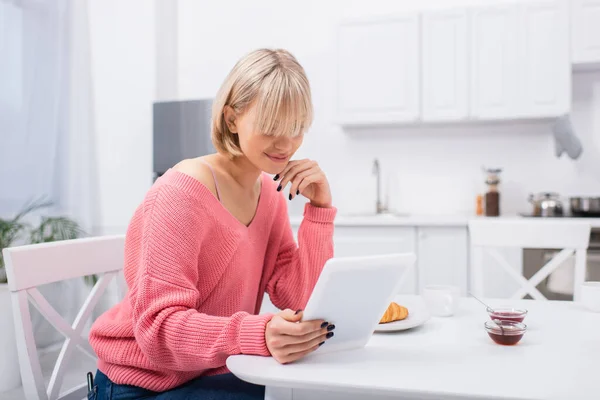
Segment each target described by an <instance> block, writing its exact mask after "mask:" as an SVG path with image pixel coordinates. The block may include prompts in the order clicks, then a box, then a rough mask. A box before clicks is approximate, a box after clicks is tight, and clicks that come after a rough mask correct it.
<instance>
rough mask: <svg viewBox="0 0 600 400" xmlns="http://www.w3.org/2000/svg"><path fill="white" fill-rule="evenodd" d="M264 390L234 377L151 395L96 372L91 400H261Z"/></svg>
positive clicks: (192, 383) (215, 378)
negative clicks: (117, 382) (114, 381)
mask: <svg viewBox="0 0 600 400" xmlns="http://www.w3.org/2000/svg"><path fill="white" fill-rule="evenodd" d="M264 398H265V387H264V386H258V385H253V384H251V383H247V382H244V381H242V380H241V379H239V378H237V377H236V376H235V375H233V374H223V375H213V376H201V377H198V378H196V379H193V380H191V381H189V382H187V383H185V384H183V385H181V386H178V387H176V388H173V389H171V390H168V391H166V392H153V391H151V390H147V389H143V388H140V387H137V386H130V385H117V384H116V383H113V382H111V380H110V379H108V377H107V376H106V375H104V374H103V373H102V372H101V371H100V370H98V371H97V372H96V379H95V380H94V388H93V390H92V391H91V392H90V393H89V394H88V399H90V400H140V399H153V400H154V399H156V400H184V399H197V400H217V399H218V400H263V399H264Z"/></svg>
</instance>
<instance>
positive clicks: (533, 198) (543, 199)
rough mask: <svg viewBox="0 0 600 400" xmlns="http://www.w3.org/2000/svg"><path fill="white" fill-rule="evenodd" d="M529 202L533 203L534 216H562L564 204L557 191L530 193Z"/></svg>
mask: <svg viewBox="0 0 600 400" xmlns="http://www.w3.org/2000/svg"><path fill="white" fill-rule="evenodd" d="M529 202H530V203H531V204H532V205H533V216H534V217H562V216H563V205H562V202H561V201H560V196H559V195H558V194H557V193H548V192H543V193H537V194H535V195H534V194H530V195H529Z"/></svg>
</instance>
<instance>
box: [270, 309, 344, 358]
mask: <svg viewBox="0 0 600 400" xmlns="http://www.w3.org/2000/svg"><path fill="white" fill-rule="evenodd" d="M300 320H302V311H300V312H294V311H292V310H290V309H287V310H284V311H281V312H279V313H277V314H275V316H274V317H273V318H272V319H271V321H269V322H268V323H267V328H266V330H265V340H266V342H267V348H268V349H269V352H271V355H272V356H273V358H274V359H275V360H277V361H278V362H279V363H281V364H287V363H291V362H293V361H296V360H298V359H300V358H302V357H304V356H305V355H307V354H309V353H312V352H313V351H315V350H316V349H318V348H319V346H321V345H322V344H323V343H325V341H326V340H327V339H329V338H331V337H333V330H334V329H335V325H330V324H329V323H327V322H325V321H323V320H313V321H305V322H299V321H300Z"/></svg>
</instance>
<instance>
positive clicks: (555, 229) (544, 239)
mask: <svg viewBox="0 0 600 400" xmlns="http://www.w3.org/2000/svg"><path fill="white" fill-rule="evenodd" d="M590 232H591V225H590V224H589V222H585V221H583V220H582V221H574V220H572V219H562V220H558V219H531V218H528V219H516V218H515V219H487V218H486V219H475V220H472V221H470V222H469V236H470V244H471V282H470V286H471V288H470V289H471V291H472V292H474V293H476V294H477V295H481V296H482V295H483V253H484V251H486V252H488V253H489V255H490V256H492V258H493V259H494V260H495V261H496V262H497V264H498V265H499V266H500V267H502V268H503V269H504V270H505V272H506V273H507V274H508V275H510V276H511V277H512V278H513V279H514V280H515V281H516V282H517V283H519V285H520V288H519V290H518V291H517V292H516V293H515V294H514V295H513V296H512V297H513V298H515V299H519V298H522V297H524V296H525V295H527V294H529V295H531V296H532V297H533V298H534V299H537V300H546V297H545V296H544V295H543V294H542V293H541V292H540V291H539V290H538V289H537V288H536V286H537V285H538V284H539V283H540V282H542V281H543V280H544V279H546V278H547V277H548V276H549V275H550V274H551V273H552V272H554V271H555V270H556V269H557V268H558V267H560V266H561V265H562V263H563V262H564V261H566V260H567V259H568V258H569V257H571V256H572V255H573V254H575V271H574V279H573V281H574V287H573V295H574V300H579V292H580V288H581V284H582V283H583V282H584V280H585V272H586V256H587V248H588V246H589V241H590ZM511 247H512V248H515V247H516V248H521V249H525V248H527V249H557V250H558V249H562V251H561V252H559V253H558V254H557V255H556V256H555V257H554V258H553V259H552V260H550V261H549V262H548V263H547V264H546V265H545V266H543V267H542V268H541V269H540V270H539V271H537V272H536V273H535V274H534V275H533V276H532V277H531V278H530V279H529V280H527V279H526V278H525V277H523V276H522V275H521V274H519V273H518V272H517V271H516V270H515V269H514V268H513V267H512V266H511V265H510V264H509V263H508V262H507V261H506V259H504V257H502V255H501V254H500V253H499V252H498V251H497V248H511Z"/></svg>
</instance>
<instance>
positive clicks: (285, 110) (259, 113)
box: [211, 49, 313, 158]
mask: <svg viewBox="0 0 600 400" xmlns="http://www.w3.org/2000/svg"><path fill="white" fill-rule="evenodd" d="M251 104H254V105H256V119H255V126H254V130H255V132H258V133H261V134H265V135H273V136H282V135H288V136H291V137H294V136H298V135H301V134H302V133H304V132H305V131H306V129H308V127H309V126H310V124H311V123H312V119H313V108H312V100H311V94H310V85H309V83H308V78H307V77H306V73H305V72H304V68H302V66H301V65H300V63H298V61H297V60H296V58H295V57H294V56H293V55H292V54H290V53H289V52H288V51H286V50H281V49H277V50H270V49H259V50H255V51H253V52H251V53H249V54H247V55H246V56H244V57H243V58H242V59H240V60H239V61H238V62H237V64H236V65H235V66H234V67H233V69H232V70H231V72H229V75H227V78H226V79H225V82H223V85H222V86H221V88H220V89H219V91H218V92H217V96H216V98H215V101H214V103H213V108H212V129H211V139H212V142H213V144H214V146H215V148H216V149H217V150H218V151H219V152H220V153H225V154H228V155H229V157H231V158H234V157H237V156H240V155H242V150H241V148H240V142H239V138H238V136H237V134H234V133H232V132H231V131H230V130H229V128H228V126H227V123H226V122H225V114H224V112H225V106H230V107H231V108H232V109H233V111H234V112H235V114H236V115H241V114H243V113H244V112H245V111H246V110H247V109H248V106H250V105H251Z"/></svg>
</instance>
